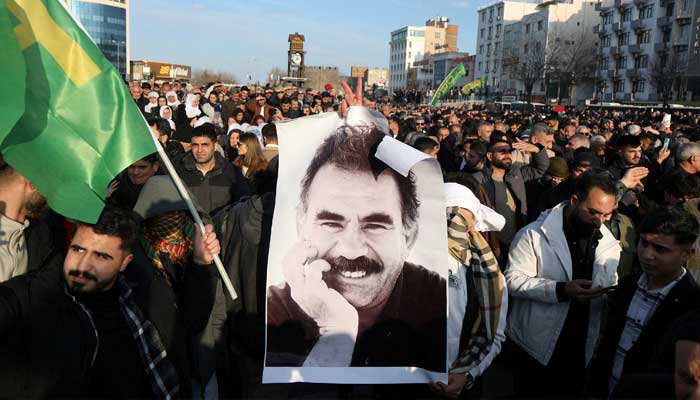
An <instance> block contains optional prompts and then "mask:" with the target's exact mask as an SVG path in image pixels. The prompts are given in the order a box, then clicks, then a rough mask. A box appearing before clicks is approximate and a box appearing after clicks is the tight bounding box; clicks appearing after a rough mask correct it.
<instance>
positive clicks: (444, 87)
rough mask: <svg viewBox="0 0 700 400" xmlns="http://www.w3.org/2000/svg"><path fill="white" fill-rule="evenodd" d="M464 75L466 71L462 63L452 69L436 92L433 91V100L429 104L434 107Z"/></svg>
mask: <svg viewBox="0 0 700 400" xmlns="http://www.w3.org/2000/svg"><path fill="white" fill-rule="evenodd" d="M466 74H467V71H466V70H465V69H464V64H462V63H459V65H457V66H456V67H454V68H452V71H450V73H449V74H447V76H446V77H445V79H444V80H443V81H442V83H441V84H440V86H438V88H437V90H436V91H435V95H434V96H433V100H432V101H431V102H430V104H431V105H433V106H435V105H436V104H437V102H438V100H440V99H441V98H442V97H443V96H444V95H445V93H447V92H448V91H449V90H450V89H452V87H453V86H454V85H455V84H456V83H457V81H459V80H460V79H462V77H463V76H464V75H466Z"/></svg>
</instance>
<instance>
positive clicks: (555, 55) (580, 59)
mask: <svg viewBox="0 0 700 400" xmlns="http://www.w3.org/2000/svg"><path fill="white" fill-rule="evenodd" d="M547 42H548V43H547V57H546V58H547V63H546V66H545V67H546V71H547V73H548V75H549V76H548V78H549V79H550V80H551V79H555V80H556V82H557V103H558V102H560V101H561V90H562V87H566V88H568V89H569V93H568V95H569V101H571V99H572V98H573V91H574V88H575V86H576V85H577V84H580V83H583V82H593V81H594V80H595V67H596V53H597V45H596V43H597V42H596V37H595V35H593V33H588V32H586V30H580V31H578V32H572V31H566V32H562V31H554V32H551V33H550V34H549V38H548V40H547Z"/></svg>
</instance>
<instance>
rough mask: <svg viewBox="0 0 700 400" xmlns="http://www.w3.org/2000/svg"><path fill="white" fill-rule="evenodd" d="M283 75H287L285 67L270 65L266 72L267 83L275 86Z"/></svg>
mask: <svg viewBox="0 0 700 400" xmlns="http://www.w3.org/2000/svg"><path fill="white" fill-rule="evenodd" d="M283 76H287V71H286V70H285V69H283V68H280V67H272V69H270V72H268V73H267V83H269V84H270V85H272V86H277V85H278V84H279V83H280V81H281V79H282V77H283Z"/></svg>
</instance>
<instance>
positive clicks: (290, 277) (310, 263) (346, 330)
mask: <svg viewBox="0 0 700 400" xmlns="http://www.w3.org/2000/svg"><path fill="white" fill-rule="evenodd" d="M317 257H318V250H317V249H316V248H315V247H313V246H312V245H311V244H310V243H309V242H299V243H297V244H296V245H295V246H294V247H292V249H291V250H290V251H289V253H287V256H286V257H285V261H284V275H285V279H286V280H287V283H288V284H289V287H290V292H291V296H292V300H294V302H296V303H297V304H298V305H299V307H300V308H301V309H302V310H303V311H304V312H305V313H306V315H308V316H309V317H310V318H312V319H313V320H314V321H315V322H316V324H317V325H318V327H319V332H320V334H321V336H320V337H319V339H318V341H317V342H316V344H315V345H314V348H313V349H312V350H311V352H310V353H309V355H308V356H307V358H306V361H305V362H304V366H325V367H330V366H334V367H342V366H349V365H350V362H351V361H352V352H353V349H354V347H355V339H356V338H357V329H358V323H359V317H358V314H357V310H356V309H355V307H353V306H352V305H351V304H350V303H348V301H347V300H346V299H345V298H344V297H343V296H342V295H341V294H340V293H338V292H337V291H336V290H334V289H331V288H329V287H328V285H326V282H324V281H323V273H324V272H326V271H329V270H330V268H331V266H330V264H328V262H327V261H326V260H323V259H316V258H317Z"/></svg>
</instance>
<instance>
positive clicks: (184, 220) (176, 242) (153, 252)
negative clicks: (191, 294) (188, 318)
mask: <svg viewBox="0 0 700 400" xmlns="http://www.w3.org/2000/svg"><path fill="white" fill-rule="evenodd" d="M193 238H194V223H193V222H192V219H191V218H190V217H189V215H187V212H186V211H173V212H169V213H166V214H163V215H159V216H156V217H153V218H149V219H147V220H146V221H145V222H144V226H143V239H142V240H141V244H142V246H143V248H144V250H145V251H146V255H147V256H148V258H149V259H150V260H151V262H152V263H153V266H154V267H156V269H157V270H158V271H160V272H161V273H162V274H163V275H164V276H165V278H166V280H167V281H168V284H170V285H171V286H172V282H171V278H170V276H169V274H168V273H167V271H166V270H165V266H164V265H163V262H162V261H161V258H160V256H161V255H166V256H167V257H168V258H170V261H172V263H173V265H185V263H186V262H187V261H188V258H189V257H190V255H191V254H192V239H193Z"/></svg>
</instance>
